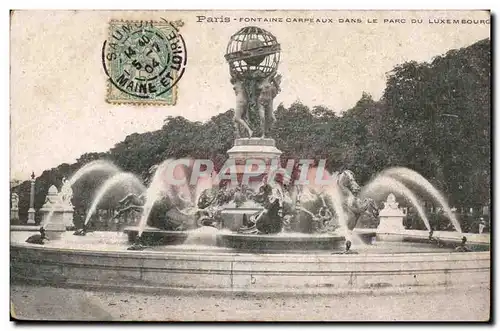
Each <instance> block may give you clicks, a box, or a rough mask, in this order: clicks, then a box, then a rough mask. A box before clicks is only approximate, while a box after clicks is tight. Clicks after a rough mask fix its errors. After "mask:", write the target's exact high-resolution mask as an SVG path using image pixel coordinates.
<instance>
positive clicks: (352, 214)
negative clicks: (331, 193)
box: [337, 170, 378, 231]
mask: <svg viewBox="0 0 500 331" xmlns="http://www.w3.org/2000/svg"><path fill="white" fill-rule="evenodd" d="M337 185H338V188H339V191H340V193H341V195H342V201H343V203H342V207H343V211H344V213H345V214H346V215H347V228H348V229H349V230H351V231H352V230H353V229H354V228H355V227H356V225H357V224H358V221H359V219H360V217H361V216H362V215H363V214H365V213H367V214H369V215H370V216H371V217H375V218H377V217H378V207H377V204H376V203H375V201H374V200H373V199H370V198H365V199H361V198H359V197H358V193H359V191H360V190H361V187H360V186H359V184H358V183H357V182H356V179H355V178H354V173H353V172H352V171H351V170H345V171H342V172H341V173H340V174H339V175H338V176H337Z"/></svg>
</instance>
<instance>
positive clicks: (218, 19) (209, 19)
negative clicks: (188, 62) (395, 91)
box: [196, 15, 490, 25]
mask: <svg viewBox="0 0 500 331" xmlns="http://www.w3.org/2000/svg"><path fill="white" fill-rule="evenodd" d="M196 22H197V23H231V22H238V23H308V24H436V25H439V24H441V25H443V24H445V25H452V24H465V25H470V24H484V25H488V24H490V19H489V18H488V19H472V18H426V19H423V18H418V19H417V18H356V17H346V18H327V17H307V18H306V17H304V18H300V17H229V16H205V15H196Z"/></svg>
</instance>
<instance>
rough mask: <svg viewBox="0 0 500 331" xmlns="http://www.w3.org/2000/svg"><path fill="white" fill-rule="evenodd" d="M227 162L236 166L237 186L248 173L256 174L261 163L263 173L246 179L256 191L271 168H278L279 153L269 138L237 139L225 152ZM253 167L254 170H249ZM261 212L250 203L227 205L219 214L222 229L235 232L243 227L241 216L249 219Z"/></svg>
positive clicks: (256, 205) (258, 206)
mask: <svg viewBox="0 0 500 331" xmlns="http://www.w3.org/2000/svg"><path fill="white" fill-rule="evenodd" d="M227 154H228V155H229V160H232V161H234V164H235V165H236V174H237V178H238V185H242V181H243V175H244V174H245V173H249V172H252V171H253V172H256V171H257V169H256V167H257V164H258V163H261V162H263V163H264V164H265V167H266V168H265V171H263V172H262V173H261V174H259V175H257V174H255V175H252V176H250V177H249V179H248V184H247V185H248V187H250V188H252V189H254V190H255V189H258V188H259V186H260V185H262V183H263V179H264V178H265V177H266V176H267V175H268V174H269V171H270V170H271V166H272V167H276V168H278V167H280V163H279V157H280V155H281V151H280V150H279V149H278V148H276V145H275V141H274V139H271V138H238V139H235V141H234V146H233V147H232V148H231V149H230V150H228V151H227ZM252 165H255V168H251V167H252ZM261 210H262V206H260V205H258V204H256V203H253V202H251V201H247V202H245V204H244V205H241V206H236V205H235V204H234V202H233V203H230V204H228V205H227V206H225V208H224V209H223V210H222V212H221V216H222V219H223V227H224V228H227V229H230V230H232V231H236V230H238V229H239V228H241V227H242V226H243V215H246V216H247V217H250V216H251V215H253V214H256V213H258V212H259V211H261Z"/></svg>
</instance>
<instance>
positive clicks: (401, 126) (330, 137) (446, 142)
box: [13, 39, 491, 219]
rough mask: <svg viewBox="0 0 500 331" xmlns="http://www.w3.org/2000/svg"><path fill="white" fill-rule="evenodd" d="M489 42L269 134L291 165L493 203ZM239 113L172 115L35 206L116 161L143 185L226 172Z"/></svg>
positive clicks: (90, 188) (302, 115) (285, 113)
mask: <svg viewBox="0 0 500 331" xmlns="http://www.w3.org/2000/svg"><path fill="white" fill-rule="evenodd" d="M490 94H491V93H490V41H489V40H488V39H485V40H481V41H479V42H477V43H475V44H473V45H471V46H469V47H466V48H463V49H460V50H452V51H449V52H448V53H447V54H445V55H443V56H437V57H436V58H434V59H433V60H432V61H431V62H429V63H416V62H407V63H403V64H401V65H398V66H396V67H395V68H394V69H393V70H392V71H391V72H390V73H389V74H388V77H387V86H386V88H385V91H384V94H383V96H382V98H381V99H380V100H378V101H375V100H373V98H372V97H371V96H370V95H369V94H367V93H363V94H362V96H361V98H360V100H359V101H358V102H357V103H356V104H355V105H354V107H352V108H351V109H349V110H346V111H344V112H342V115H341V116H339V115H338V114H336V113H335V112H334V111H333V110H331V109H328V108H327V107H324V106H315V107H313V108H312V109H310V108H309V107H307V106H306V105H304V104H302V103H300V102H295V103H293V104H292V105H291V106H290V107H288V108H286V107H284V106H283V105H279V106H278V107H277V109H276V119H277V121H276V123H275V126H274V127H273V129H272V132H271V135H272V137H274V139H275V140H276V143H277V147H278V148H279V149H281V150H282V151H283V159H284V160H287V159H291V158H294V159H299V158H313V159H317V160H319V159H326V160H327V167H328V169H329V170H331V171H334V170H340V169H342V168H344V169H346V168H348V169H351V170H352V171H354V173H355V174H356V176H357V177H358V179H359V181H360V182H362V183H366V182H367V181H368V180H369V179H370V178H371V177H372V176H373V175H374V174H376V173H377V172H379V171H381V170H383V169H384V168H387V167H390V166H404V167H409V168H412V169H414V170H416V171H417V172H420V173H421V174H422V175H423V176H425V177H427V178H429V179H430V180H431V182H432V183H433V184H435V185H437V187H438V188H440V189H442V190H443V191H444V192H446V195H447V197H448V198H449V200H450V202H451V204H452V205H457V206H460V205H463V206H469V207H476V206H479V205H484V204H486V203H488V202H489V197H490V190H491V187H490V182H491V178H490V177H491V167H490V162H491V160H490V157H491V156H490V134H491V132H490V107H491V105H490ZM232 116H233V113H232V111H231V110H230V111H227V112H225V113H221V114H218V115H217V116H214V117H212V118H211V119H210V120H209V121H207V122H206V123H199V122H191V121H189V120H187V119H185V118H183V117H168V118H167V119H165V122H164V125H163V127H162V128H161V129H160V130H157V131H153V132H146V133H143V134H137V133H134V134H132V135H129V136H128V137H126V138H125V140H124V141H122V142H119V143H117V144H116V145H115V146H114V147H113V148H112V149H111V150H109V151H108V152H106V153H88V154H84V155H82V156H81V157H80V158H79V159H78V160H77V161H76V163H74V164H71V165H70V164H61V165H59V166H58V167H56V168H53V169H50V170H46V171H44V172H43V173H42V174H41V176H39V177H38V178H37V181H36V183H37V184H36V192H35V208H36V209H39V208H40V207H41V206H42V205H43V203H44V199H45V196H46V194H47V191H48V188H49V186H50V185H52V184H55V185H56V186H58V188H59V189H60V185H61V184H60V183H61V180H62V178H63V177H64V176H66V177H70V176H71V174H72V173H74V172H75V171H76V170H77V169H78V168H80V167H81V166H82V165H84V164H86V163H88V162H90V161H92V160H95V159H109V160H111V161H112V162H114V163H115V164H116V165H117V166H119V167H120V168H122V169H123V170H125V171H130V172H133V173H136V174H138V175H139V176H141V177H142V178H143V179H144V180H147V178H148V176H150V168H151V167H152V166H153V165H155V164H159V163H160V162H162V161H163V160H165V159H167V158H180V157H193V158H208V159H211V160H213V161H214V162H215V163H216V165H217V167H220V166H221V165H222V164H223V163H224V161H225V160H226V158H227V154H226V152H227V150H228V149H229V148H231V147H232V144H233V140H234V132H233V123H232ZM102 180H103V178H92V179H86V180H85V181H82V182H79V183H77V184H75V187H74V192H75V196H74V199H73V203H74V204H75V206H76V207H77V209H79V210H86V209H88V207H89V204H90V202H91V199H92V196H91V194H93V192H94V191H95V189H96V187H97V186H98V185H100V183H101V182H102ZM29 188H30V183H29V181H25V182H23V183H21V184H20V185H18V186H17V187H15V188H14V189H13V190H14V191H17V192H18V193H19V195H20V206H19V207H20V214H21V219H23V218H24V219H25V218H26V215H27V210H28V207H29V206H28V204H29Z"/></svg>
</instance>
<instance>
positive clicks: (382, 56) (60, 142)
mask: <svg viewBox="0 0 500 331" xmlns="http://www.w3.org/2000/svg"><path fill="white" fill-rule="evenodd" d="M197 16H206V17H217V18H220V17H229V18H230V23H220V22H217V23H208V22H207V21H208V20H204V21H203V22H198V21H199V19H198V18H197ZM160 18H165V19H167V20H171V21H176V20H179V19H180V20H182V21H183V22H184V26H182V27H181V29H180V32H181V34H182V36H183V38H184V40H185V42H186V48H187V51H188V63H187V68H186V72H185V74H184V76H183V77H182V79H181V80H180V81H179V83H178V98H177V103H176V105H175V106H140V105H123V104H122V105H116V104H108V103H107V102H106V100H105V99H106V89H107V77H106V75H105V73H104V70H103V67H102V63H101V48H102V45H103V42H104V41H105V40H106V39H107V38H108V22H109V21H110V20H112V19H114V20H152V19H153V20H160ZM250 18H261V22H245V19H250ZM264 18H281V19H282V20H283V22H281V23H280V22H276V23H266V22H262V19H264ZM294 18H295V19H299V18H302V19H304V18H306V19H307V18H313V19H325V20H326V21H328V19H331V22H329V23H303V22H302V23H299V22H288V23H287V22H286V21H287V19H290V20H292V21H293V19H294ZM447 18H450V19H460V20H462V19H465V20H467V19H471V20H472V19H476V20H480V19H483V20H484V19H488V18H489V13H488V12H485V11H475V12H471V11H446V12H443V11H441V12H440V11H428V12H417V11H398V12H390V11H385V12H380V11H379V12H376V11H364V12H363V11H357V12H349V11H327V12H326V11H302V12H301V11H291V12H290V11H289V12H286V11H267V12H265V11H261V12H258V11H254V12H245V11H209V12H207V11H183V12H181V11H170V12H167V11H85V10H84V11H16V12H14V13H13V15H12V17H11V31H10V114H11V151H10V152H11V178H12V179H14V178H15V179H27V178H28V177H29V175H30V174H31V171H34V172H35V174H36V175H40V174H41V172H42V171H43V170H46V169H50V168H52V167H55V166H57V165H59V164H61V163H63V162H66V163H72V162H74V161H75V160H76V158H78V157H79V156H80V155H82V154H83V153H86V152H103V151H107V150H109V149H110V148H112V147H113V146H114V145H115V144H116V143H118V142H120V141H122V140H123V139H124V138H125V137H126V136H127V135H130V134H132V133H135V132H138V133H142V132H146V131H152V130H157V129H159V128H161V126H162V124H163V120H164V119H165V118H166V117H167V116H179V115H180V116H184V117H186V118H188V119H189V120H192V121H206V120H208V119H210V117H212V116H214V115H217V114H218V113H221V112H225V111H227V110H228V109H230V108H233V107H234V101H235V96H234V93H233V89H232V86H231V84H230V82H229V70H228V65H227V63H226V62H225V60H224V53H225V50H226V45H227V43H228V41H229V38H230V36H231V35H232V34H234V33H235V32H237V31H238V30H239V29H240V28H242V27H244V26H248V25H256V26H259V27H261V28H263V29H266V30H268V31H269V32H271V33H272V34H274V35H275V36H276V38H277V40H278V42H279V43H280V44H281V61H280V64H279V68H278V70H279V73H281V74H282V76H283V79H282V84H281V93H280V94H279V95H278V96H277V97H276V99H275V105H278V104H279V103H281V102H282V103H283V104H284V105H285V106H288V105H290V104H291V103H292V102H294V101H297V100H299V101H301V102H303V103H304V104H306V105H308V106H309V107H312V106H315V105H325V106H327V107H329V108H330V109H332V110H334V111H336V112H340V111H344V110H347V109H349V108H351V107H352V106H353V105H354V104H355V103H356V101H357V100H359V98H360V97H361V95H362V93H363V92H364V91H365V92H368V93H370V94H371V95H372V96H373V97H374V98H375V99H379V98H380V96H381V95H382V93H383V90H384V88H385V82H386V74H387V73H388V72H389V71H390V70H391V69H392V68H393V67H394V66H396V65H397V64H401V63H403V62H406V61H411V60H415V61H419V62H421V61H430V60H432V58H433V57H435V56H437V55H441V54H444V53H446V52H447V51H448V50H450V49H456V48H461V47H464V46H468V45H471V44H473V43H474V42H476V41H478V40H481V39H484V38H488V37H489V35H490V26H489V25H488V24H445V23H437V24H430V23H429V20H431V22H434V21H435V20H436V21H437V22H442V21H440V19H447ZM346 19H349V20H353V19H354V20H357V19H360V20H361V21H362V23H354V22H349V23H346V22H345V20H346ZM375 19H377V23H368V20H370V21H371V22H373V21H374V20H375ZM384 19H388V20H393V21H392V22H395V20H396V19H400V20H402V19H405V20H406V22H405V23H391V22H386V23H384ZM411 19H422V23H421V24H412V23H411ZM339 20H344V22H343V23H340V22H339ZM219 21H220V20H219Z"/></svg>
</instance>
